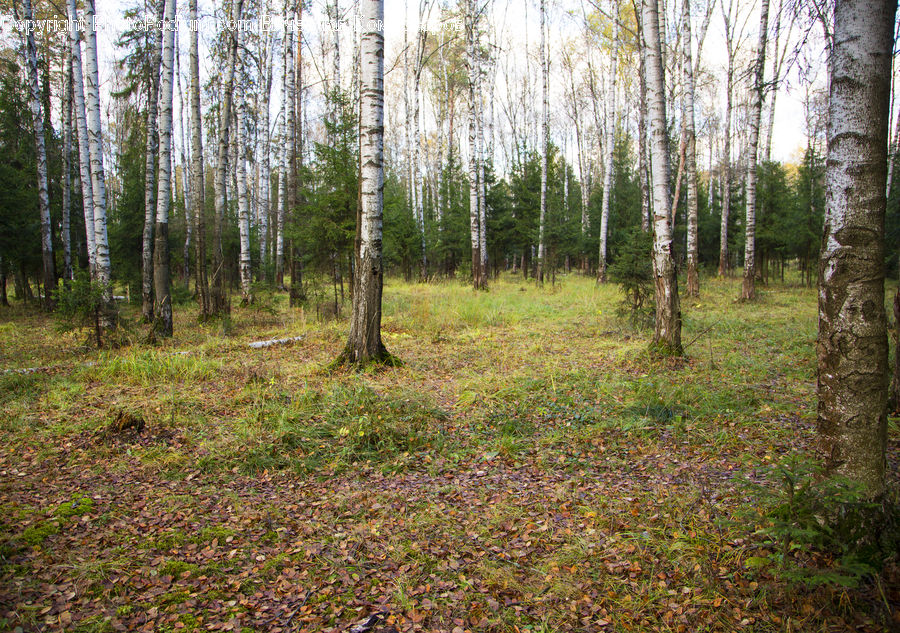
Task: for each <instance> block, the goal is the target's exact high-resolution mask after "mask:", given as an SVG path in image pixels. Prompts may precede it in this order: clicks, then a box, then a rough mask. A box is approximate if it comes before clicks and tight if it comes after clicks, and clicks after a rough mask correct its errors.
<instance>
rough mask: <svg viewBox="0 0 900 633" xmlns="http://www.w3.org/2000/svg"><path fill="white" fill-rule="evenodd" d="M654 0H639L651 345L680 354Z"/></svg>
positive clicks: (665, 133) (663, 83) (663, 74)
mask: <svg viewBox="0 0 900 633" xmlns="http://www.w3.org/2000/svg"><path fill="white" fill-rule="evenodd" d="M657 1H658V0H642V4H641V29H642V32H643V40H644V46H645V47H646V64H645V66H644V69H645V71H646V75H647V76H646V81H647V107H648V113H649V119H650V141H651V144H650V150H651V152H652V159H651V160H652V163H651V176H652V182H653V230H654V233H653V274H654V277H655V280H656V283H655V287H656V293H655V295H656V327H655V330H654V334H653V345H654V347H656V348H657V349H658V350H660V351H662V352H664V353H667V354H681V353H682V349H681V306H680V305H679V298H678V278H677V276H676V274H675V273H676V271H675V260H674V257H673V255H672V233H671V226H670V225H669V207H670V204H669V138H668V134H667V127H666V101H665V85H666V82H665V73H664V70H663V65H662V58H661V56H660V51H661V43H660V34H659V9H658V4H657Z"/></svg>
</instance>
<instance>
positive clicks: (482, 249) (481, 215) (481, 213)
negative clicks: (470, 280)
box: [419, 63, 488, 290]
mask: <svg viewBox="0 0 900 633" xmlns="http://www.w3.org/2000/svg"><path fill="white" fill-rule="evenodd" d="M476 66H477V67H478V87H479V90H478V92H479V94H481V92H482V86H481V64H480V63H476ZM483 117H484V103H483V102H482V101H481V99H478V110H477V111H476V112H475V125H476V127H477V131H476V132H477V134H478V139H477V142H478V227H479V231H478V256H479V262H478V270H479V271H480V272H481V287H482V289H485V290H486V289H487V280H488V252H487V193H486V189H485V182H484V155H485V154H484V118H483ZM419 204H420V205H421V200H420V201H419ZM424 235H425V233H424V225H423V233H422V236H423V248H424Z"/></svg>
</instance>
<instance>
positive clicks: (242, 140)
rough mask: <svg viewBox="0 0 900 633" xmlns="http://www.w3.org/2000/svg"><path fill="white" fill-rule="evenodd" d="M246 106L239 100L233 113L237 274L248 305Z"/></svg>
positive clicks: (249, 277) (248, 244) (248, 253)
mask: <svg viewBox="0 0 900 633" xmlns="http://www.w3.org/2000/svg"><path fill="white" fill-rule="evenodd" d="M245 108H246V106H245V105H244V100H243V99H241V100H240V103H239V105H238V107H237V112H236V113H235V130H234V132H235V136H236V139H235V140H236V142H237V189H238V235H239V237H240V248H241V250H240V262H239V266H238V269H239V272H240V278H241V303H242V304H244V305H249V304H250V303H252V302H253V297H252V295H251V292H250V284H251V282H252V281H253V280H252V278H251V274H250V272H251V271H250V200H249V198H248V196H247V155H246V152H247V139H246V135H245V130H244V125H245V123H246V113H245Z"/></svg>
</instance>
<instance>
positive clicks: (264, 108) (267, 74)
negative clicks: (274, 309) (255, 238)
mask: <svg viewBox="0 0 900 633" xmlns="http://www.w3.org/2000/svg"><path fill="white" fill-rule="evenodd" d="M263 11H264V13H266V14H267V13H268V3H266V4H265V5H264V9H263ZM261 39H262V50H261V51H260V56H259V63H260V71H259V74H260V78H261V80H262V90H260V92H259V102H258V108H259V143H260V150H259V258H260V262H259V277H260V280H262V281H265V280H266V269H267V268H268V266H269V242H268V237H269V206H270V200H269V198H270V196H269V187H270V184H271V178H270V169H271V165H270V163H269V158H270V156H271V144H272V143H271V136H270V131H269V98H270V96H271V94H272V60H271V59H270V55H271V51H272V39H271V36H270V35H269V32H268V31H267V30H263V32H262V37H261Z"/></svg>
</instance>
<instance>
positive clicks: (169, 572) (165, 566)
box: [157, 560, 199, 578]
mask: <svg viewBox="0 0 900 633" xmlns="http://www.w3.org/2000/svg"><path fill="white" fill-rule="evenodd" d="M198 569H199V567H198V566H197V565H195V564H194V563H188V562H187V561H183V560H167V561H166V562H164V563H162V564H161V565H160V566H159V567H158V569H157V571H158V572H159V575H160V576H172V577H175V578H177V577H179V576H181V575H183V574H185V573H188V574H193V573H195V572H196V571H197V570H198Z"/></svg>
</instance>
